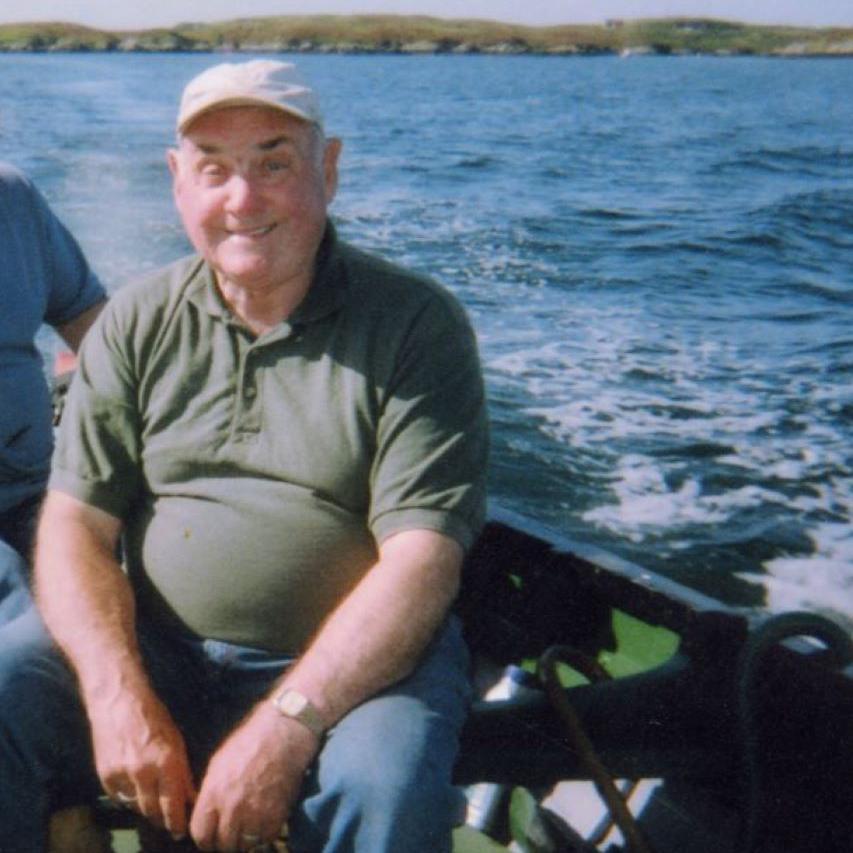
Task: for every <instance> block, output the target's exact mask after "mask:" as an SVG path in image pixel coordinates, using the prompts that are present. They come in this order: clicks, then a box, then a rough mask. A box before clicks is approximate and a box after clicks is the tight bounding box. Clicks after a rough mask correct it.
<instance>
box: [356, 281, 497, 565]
mask: <svg viewBox="0 0 853 853" xmlns="http://www.w3.org/2000/svg"><path fill="white" fill-rule="evenodd" d="M487 457H488V423H487V415H486V401H485V393H484V388H483V378H482V373H481V369H480V362H479V357H478V354H477V346H476V341H475V337H474V333H473V330H472V329H471V326H470V324H469V322H468V320H467V317H466V316H465V314H464V312H463V310H462V308H461V306H459V305H458V304H457V303H456V301H455V300H454V299H452V297H450V296H449V294H445V298H434V299H432V300H430V302H429V303H428V304H427V305H426V306H425V307H424V308H423V309H422V310H421V311H420V312H419V314H418V316H417V317H416V318H415V320H414V321H413V322H412V324H411V326H410V328H409V329H408V332H407V334H406V335H405V337H404V342H403V344H402V346H401V347H400V350H399V352H398V355H397V363H396V367H395V372H394V376H393V379H392V382H391V383H390V387H389V388H388V390H387V392H386V395H385V402H384V407H383V411H382V415H381V418H380V423H379V429H378V434H377V450H376V455H375V458H374V463H373V469H372V472H371V517H370V526H371V529H372V531H373V533H374V536H375V537H376V539H377V540H378V541H381V540H382V539H385V538H387V537H388V536H389V535H391V534H393V533H397V532H400V531H402V530H407V529H415V528H425V529H430V530H437V531H439V532H441V533H444V534H446V535H448V536H450V537H451V538H454V539H456V540H457V541H458V542H459V543H460V544H461V545H462V547H463V548H466V549H467V548H468V547H470V546H471V544H472V543H473V541H474V539H475V538H476V536H477V533H478V532H479V529H480V527H481V526H482V524H483V520H484V516H485V498H486V473H487Z"/></svg>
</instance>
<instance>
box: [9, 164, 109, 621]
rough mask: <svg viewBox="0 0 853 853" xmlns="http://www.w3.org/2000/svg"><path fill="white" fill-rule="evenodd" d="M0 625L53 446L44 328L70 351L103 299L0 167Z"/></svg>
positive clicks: (70, 250)
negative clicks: (41, 338) (41, 348)
mask: <svg viewBox="0 0 853 853" xmlns="http://www.w3.org/2000/svg"><path fill="white" fill-rule="evenodd" d="M0 257H2V259H3V261H2V264H0V623H2V622H6V621H8V620H10V619H11V618H13V617H16V616H18V615H19V614H20V613H21V612H22V611H23V610H25V609H26V607H28V606H29V605H30V599H29V593H28V592H27V584H26V576H27V575H28V574H29V571H28V569H27V560H28V558H29V555H30V547H31V539H32V534H33V531H34V529H35V517H36V510H37V508H38V505H39V503H40V501H41V499H42V496H43V494H44V488H45V485H46V483H47V475H48V471H49V468H50V454H51V450H52V448H53V419H52V417H51V408H50V396H49V393H48V388H47V383H46V382H45V376H44V366H43V365H42V360H41V356H40V355H39V353H38V350H37V349H36V346H35V343H34V341H35V336H36V333H37V332H38V330H39V329H40V328H41V326H42V324H43V323H48V324H49V325H51V326H53V327H54V328H55V329H56V331H57V332H58V333H59V335H60V336H61V337H62V339H63V340H64V341H65V342H66V343H67V344H68V346H70V347H71V348H72V349H73V350H75V351H76V349H77V347H78V346H79V344H80V341H81V340H82V338H83V335H84V334H85V332H86V330H87V329H88V328H89V326H90V325H91V323H92V321H93V320H94V319H95V317H96V316H97V314H98V312H99V311H100V309H101V306H102V305H103V302H104V300H105V299H106V295H105V293H104V289H103V287H101V284H100V282H99V281H98V279H97V278H96V276H95V275H94V273H93V272H92V270H91V269H90V267H89V264H88V263H87V261H86V258H85V257H84V256H83V253H82V252H81V251H80V247H79V246H78V245H77V242H76V241H75V239H74V238H73V236H72V235H71V234H70V233H69V231H68V229H67V228H65V226H64V225H63V224H62V222H60V220H59V219H58V218H57V216H56V215H55V214H54V213H53V211H52V210H51V209H50V207H49V206H48V204H47V202H46V201H45V200H44V198H43V197H42V195H41V193H39V191H38V190H37V189H36V188H35V186H33V184H32V183H31V182H30V181H29V180H28V179H27V178H26V177H25V176H24V175H23V174H22V173H21V172H20V171H18V170H17V169H16V168H14V167H13V166H10V165H8V164H6V163H0Z"/></svg>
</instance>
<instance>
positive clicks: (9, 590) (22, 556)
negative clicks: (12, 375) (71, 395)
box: [0, 497, 41, 853]
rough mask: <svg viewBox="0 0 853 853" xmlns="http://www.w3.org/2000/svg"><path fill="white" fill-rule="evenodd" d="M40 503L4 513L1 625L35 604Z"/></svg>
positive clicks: (35, 501)
mask: <svg viewBox="0 0 853 853" xmlns="http://www.w3.org/2000/svg"><path fill="white" fill-rule="evenodd" d="M40 501H41V498H40V497H38V498H31V499H30V500H27V501H24V502H23V503H22V504H18V505H17V506H14V507H12V508H11V509H8V510H6V511H5V512H2V513H0V625H3V624H5V623H6V622H10V621H11V620H12V619H15V618H16V617H18V616H20V615H21V614H22V613H23V612H24V611H25V610H27V608H29V607H30V606H31V605H32V599H31V598H30V594H29V584H28V580H29V576H30V568H29V565H28V564H27V561H26V558H29V552H30V546H31V544H32V537H33V532H34V530H35V521H36V515H37V513H38V507H39V503H40ZM0 853H2V849H0Z"/></svg>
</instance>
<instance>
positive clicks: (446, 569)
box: [0, 60, 487, 853]
mask: <svg viewBox="0 0 853 853" xmlns="http://www.w3.org/2000/svg"><path fill="white" fill-rule="evenodd" d="M340 148H341V146H340V142H339V141H338V140H336V139H331V138H326V136H325V135H324V131H323V127H322V122H321V117H320V112H319V108H318V104H317V100H316V97H315V95H314V93H313V91H312V90H311V88H309V87H308V86H307V85H306V84H305V83H304V81H302V80H301V79H300V78H299V77H298V76H297V72H296V70H295V69H294V67H293V66H292V65H289V64H286V63H279V62H273V61H267V60H261V61H254V62H248V63H244V64H236V65H231V64H225V65H220V66H216V67H214V68H211V69H209V70H207V71H206V72H204V73H202V74H201V75H199V76H198V77H197V78H195V79H194V80H193V81H191V82H190V83H189V84H188V86H187V88H186V89H185V92H184V96H183V99H182V102H181V107H180V112H179V117H178V144H177V147H176V148H175V149H174V150H172V151H170V152H169V154H168V161H169V168H170V170H171V173H172V176H173V186H174V196H175V201H176V204H177V207H178V210H179V212H180V214H181V217H182V220H183V223H184V226H185V228H186V231H187V234H188V235H189V238H190V240H191V242H192V243H193V245H194V247H195V248H196V250H197V252H198V256H197V257H193V258H189V259H187V260H183V261H180V262H178V263H176V264H174V265H173V266H171V267H170V268H168V269H166V270H165V271H163V272H161V273H160V274H158V275H155V276H154V277H152V278H149V279H147V280H145V281H143V282H141V283H139V284H136V285H130V286H128V287H126V288H123V289H122V290H121V291H119V293H118V294H117V295H116V296H115V297H114V298H113V300H111V302H110V305H109V307H108V309H107V310H106V311H105V312H104V314H103V315H102V316H101V318H100V319H99V321H98V323H97V324H96V326H95V327H94V328H93V330H92V332H91V333H90V335H89V337H88V338H87V341H86V344H85V346H84V348H83V352H82V357H81V363H80V368H79V370H78V374H77V376H76V378H75V381H74V384H73V386H72V389H71V392H70V395H69V400H68V402H67V404H66V410H65V421H64V423H63V427H62V431H61V435H60V439H59V445H58V448H57V452H56V454H55V457H54V469H53V474H52V479H51V482H50V491H49V493H48V498H47V500H46V503H45V507H44V511H43V516H42V520H41V525H40V530H39V537H38V545H37V553H36V578H37V588H38V599H39V604H40V607H41V611H42V613H43V617H44V621H45V623H46V625H47V628H48V629H49V631H50V633H51V635H52V636H53V638H54V639H55V642H56V644H57V645H58V647H59V649H61V651H62V652H63V654H64V657H65V659H67V661H68V662H69V663H70V667H71V670H72V671H73V678H72V676H71V674H69V672H68V671H67V669H65V668H64V666H63V664H62V662H61V659H60V658H59V656H58V655H56V654H55V652H52V651H46V650H45V647H44V643H41V644H39V643H31V644H29V645H27V644H24V645H23V647H22V648H17V649H15V650H13V651H12V652H9V653H7V654H5V656H4V652H3V651H2V650H0V691H2V693H0V695H2V703H0V849H2V850H3V851H6V853H8V851H18V850H21V851H24V850H26V851H33V850H37V849H40V844H42V843H43V841H42V839H43V832H44V821H45V816H46V814H47V813H48V811H49V809H50V808H51V807H52V805H53V803H52V801H51V799H52V798H53V800H54V801H56V800H63V799H64V801H65V802H67V801H68V800H69V797H68V795H67V789H68V788H69V786H73V788H74V790H75V791H77V792H78V793H79V792H80V791H82V790H85V789H86V786H87V784H89V783H88V781H87V779H86V772H85V770H86V768H92V767H94V770H95V771H96V775H97V779H98V781H99V783H100V785H101V786H102V787H103V789H104V790H105V791H106V792H107V794H109V795H110V796H111V797H112V798H114V799H115V800H116V801H118V802H121V803H124V804H126V805H127V806H128V807H130V808H132V809H134V810H136V811H137V812H138V813H139V814H141V815H143V816H144V817H146V818H147V819H148V820H149V821H150V822H151V823H153V824H154V825H157V826H161V827H164V828H165V829H166V830H168V831H169V832H170V833H171V834H172V835H173V836H175V837H181V836H183V835H185V834H189V835H190V836H191V837H192V839H193V841H194V842H195V844H196V845H197V846H198V847H199V848H201V849H202V850H250V849H253V848H254V847H256V846H258V845H260V844H263V843H266V842H272V841H273V840H275V839H277V838H278V837H279V834H280V832H281V829H282V826H283V824H285V823H288V824H289V840H288V846H289V849H290V850H291V851H292V853H299V851H313V853H316V851H321V850H322V851H364V853H379V851H383V850H387V851H394V853H405V851H412V853H426V851H430V853H439V851H442V850H445V851H446V850H449V849H450V832H451V826H452V822H453V819H454V817H455V807H456V802H455V794H454V790H453V788H452V786H451V784H450V776H451V769H452V765H453V762H454V759H455V752H456V747H457V738H458V732H459V729H460V726H461V724H462V722H463V719H464V716H465V711H466V703H467V699H468V682H467V654H466V650H465V648H464V644H463V642H462V640H461V637H460V627H459V624H458V620H457V619H456V617H455V616H454V615H453V613H452V605H453V602H454V597H455V595H456V592H457V588H458V584H459V576H460V568H461V564H462V559H463V555H464V552H465V549H466V548H467V547H468V546H469V545H470V544H471V542H472V541H473V539H474V537H475V535H476V533H477V531H478V528H479V526H480V524H481V522H482V516H483V509H484V506H483V504H484V476H485V471H484V469H485V462H486V445H487V437H486V426H485V404H484V395H483V387H482V379H481V375H480V371H479V366H478V361H477V355H476V347H475V343H474V337H473V334H472V332H471V329H470V326H469V324H468V322H467V321H466V318H465V316H464V314H463V312H462V310H461V309H460V307H459V306H458V304H457V303H456V302H455V300H453V299H452V298H451V297H450V296H449V295H448V294H447V293H446V292H445V291H443V290H442V289H441V288H439V287H438V286H437V285H436V284H434V283H433V282H431V281H430V280H428V279H425V278H423V277H420V276H415V275H413V274H411V273H408V272H406V271H404V270H402V269H400V268H398V267H395V266H393V265H391V264H388V263H386V262H383V261H380V260H378V259H376V258H373V257H371V256H369V255H366V254H364V253H362V252H359V251H357V250H356V249H354V248H352V247H351V246H349V245H347V244H345V243H344V242H342V241H340V240H339V239H338V238H337V236H336V233H335V229H334V227H333V226H332V224H331V223H330V222H329V221H328V219H327V206H328V204H329V203H330V202H331V200H332V198H333V196H334V194H335V189H336V183H337V164H338V156H339V153H340ZM120 540H121V542H122V543H123V554H124V562H123V566H120V565H119V563H118V562H117V560H116V556H115V555H116V553H117V550H118V546H119V543H120ZM75 681H76V685H75ZM75 688H76V689H75ZM77 696H79V700H77V698H76V697H77ZM24 706H26V707H27V708H28V714H27V715H26V719H19V718H18V717H16V716H15V714H14V713H12V711H11V710H10V709H11V708H12V707H18V708H20V707H24ZM87 725H88V727H89V729H90V734H91V736H90V738H87V737H86V726H87ZM90 743H91V752H90V747H89V744H90ZM13 803H14V806H13V805H12V804H13Z"/></svg>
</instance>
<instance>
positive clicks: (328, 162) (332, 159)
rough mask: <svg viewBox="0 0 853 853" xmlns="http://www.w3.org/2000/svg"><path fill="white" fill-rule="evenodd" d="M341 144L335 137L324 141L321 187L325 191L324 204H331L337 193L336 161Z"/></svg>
mask: <svg viewBox="0 0 853 853" xmlns="http://www.w3.org/2000/svg"><path fill="white" fill-rule="evenodd" d="M342 148H343V143H342V142H341V140H340V139H338V138H337V137H336V136H333V137H331V138H329V139H327V140H326V147H325V149H324V150H323V185H324V187H325V191H326V204H331V202H332V199H333V198H334V197H335V193H336V192H337V191H338V160H339V159H340V156H341V149H342Z"/></svg>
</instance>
